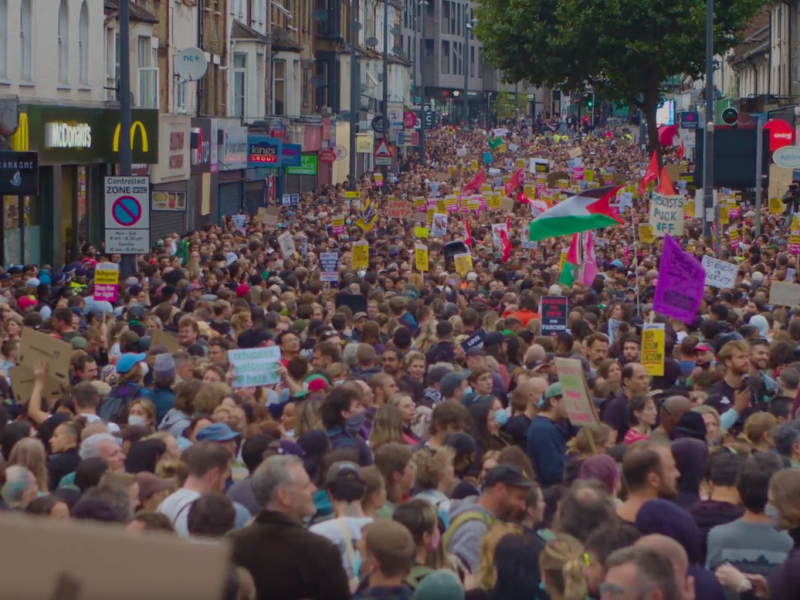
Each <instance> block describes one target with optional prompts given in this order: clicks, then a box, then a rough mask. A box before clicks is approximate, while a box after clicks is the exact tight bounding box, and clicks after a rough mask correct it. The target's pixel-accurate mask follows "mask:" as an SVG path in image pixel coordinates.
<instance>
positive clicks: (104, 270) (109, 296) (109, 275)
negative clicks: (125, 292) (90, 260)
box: [92, 263, 119, 302]
mask: <svg viewBox="0 0 800 600" xmlns="http://www.w3.org/2000/svg"><path fill="white" fill-rule="evenodd" d="M118 285H119V265H118V264H117V263H100V264H98V265H97V266H96V267H95V268H94V295H93V296H92V297H93V298H94V299H95V300H101V301H102V300H105V301H108V302H116V300H117V289H118V288H117V286H118Z"/></svg>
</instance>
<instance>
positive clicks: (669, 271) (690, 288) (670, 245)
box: [653, 236, 705, 323]
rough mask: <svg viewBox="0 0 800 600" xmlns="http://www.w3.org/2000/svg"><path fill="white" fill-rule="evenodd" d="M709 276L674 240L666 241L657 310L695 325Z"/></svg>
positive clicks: (654, 305) (662, 255) (661, 265)
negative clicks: (704, 285)
mask: <svg viewBox="0 0 800 600" xmlns="http://www.w3.org/2000/svg"><path fill="white" fill-rule="evenodd" d="M704 280H705V272H704V271H703V267H702V266H700V263H699V262H697V260H696V259H695V258H694V257H693V256H692V255H691V254H687V253H686V252H684V251H683V249H681V247H680V246H679V245H678V243H677V242H676V241H675V240H673V239H672V238H671V237H670V236H666V237H665V238H664V247H663V250H662V254H661V263H660V265H659V269H658V283H657V284H656V292H655V296H654V298H653V310H654V311H656V312H657V313H659V314H662V315H664V316H666V317H670V318H671V319H677V320H678V321H682V322H684V323H691V322H692V321H694V318H695V316H696V315H697V309H698V308H699V307H700V302H701V301H702V299H703V281H704Z"/></svg>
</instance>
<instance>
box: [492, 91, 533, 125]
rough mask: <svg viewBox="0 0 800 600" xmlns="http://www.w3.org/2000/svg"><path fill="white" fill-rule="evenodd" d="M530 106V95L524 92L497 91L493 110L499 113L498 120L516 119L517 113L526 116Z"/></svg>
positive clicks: (493, 98) (493, 101) (493, 100)
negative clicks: (526, 110)
mask: <svg viewBox="0 0 800 600" xmlns="http://www.w3.org/2000/svg"><path fill="white" fill-rule="evenodd" d="M527 106H528V96H527V95H526V93H525V92H524V89H523V91H522V92H519V93H516V94H515V93H514V92H508V91H506V90H501V91H499V92H497V93H496V94H495V95H494V96H493V97H492V110H494V113H495V114H496V115H497V120H498V122H499V121H502V120H504V119H514V118H515V117H516V116H517V115H519V116H520V117H522V116H525V109H526V108H527Z"/></svg>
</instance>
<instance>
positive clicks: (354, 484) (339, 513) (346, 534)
mask: <svg viewBox="0 0 800 600" xmlns="http://www.w3.org/2000/svg"><path fill="white" fill-rule="evenodd" d="M366 489H367V485H366V483H364V480H363V479H362V478H361V475H360V474H359V466H358V465H357V464H356V463H353V462H348V461H342V462H336V463H333V464H332V465H331V466H330V467H329V468H328V472H327V473H326V474H325V492H326V493H327V495H328V500H330V503H331V506H332V507H333V512H334V515H335V517H334V520H331V521H325V522H323V523H317V524H316V525H312V526H311V527H309V531H311V532H313V533H316V534H317V535H321V536H322V537H324V538H327V539H329V540H330V541H332V542H333V543H334V544H335V545H336V547H337V548H340V549H341V555H342V566H343V567H344V570H345V572H346V573H347V578H348V579H349V580H350V581H353V579H356V580H358V575H359V573H358V566H359V565H358V564H354V562H357V559H356V556H355V548H356V544H357V543H358V540H359V538H360V537H361V530H362V528H363V527H364V525H367V524H369V523H372V519H371V518H370V517H368V516H366V515H365V514H364V509H363V508H362V506H361V501H362V500H363V499H364V494H365V493H366Z"/></svg>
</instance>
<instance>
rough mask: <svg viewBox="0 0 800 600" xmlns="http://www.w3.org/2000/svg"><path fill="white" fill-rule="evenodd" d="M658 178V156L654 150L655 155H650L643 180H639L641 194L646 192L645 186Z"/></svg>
mask: <svg viewBox="0 0 800 600" xmlns="http://www.w3.org/2000/svg"><path fill="white" fill-rule="evenodd" d="M656 179H658V157H657V156H656V153H655V152H653V156H651V157H650V164H649V165H647V169H646V170H645V172H644V175H643V176H642V180H641V181H640V182H639V195H640V196H641V195H642V194H644V188H645V187H647V184H648V183H650V182H651V181H655V180H656Z"/></svg>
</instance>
